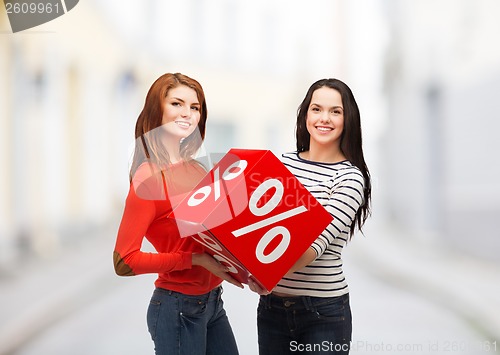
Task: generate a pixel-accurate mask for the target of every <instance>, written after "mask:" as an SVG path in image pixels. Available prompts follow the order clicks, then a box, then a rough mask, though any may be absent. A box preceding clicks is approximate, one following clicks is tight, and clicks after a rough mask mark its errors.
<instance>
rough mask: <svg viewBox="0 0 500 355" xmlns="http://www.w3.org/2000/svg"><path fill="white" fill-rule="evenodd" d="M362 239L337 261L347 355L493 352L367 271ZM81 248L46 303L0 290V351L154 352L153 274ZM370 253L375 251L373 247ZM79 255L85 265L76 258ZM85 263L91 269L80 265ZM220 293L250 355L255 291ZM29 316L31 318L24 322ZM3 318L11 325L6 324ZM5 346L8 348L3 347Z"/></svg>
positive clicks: (434, 306)
mask: <svg viewBox="0 0 500 355" xmlns="http://www.w3.org/2000/svg"><path fill="white" fill-rule="evenodd" d="M363 242H364V241H363V240H359V241H358V242H356V243H353V244H352V245H350V248H349V247H348V249H347V251H346V261H345V264H344V265H345V272H346V275H347V278H348V281H349V284H350V290H351V306H352V311H353V319H354V331H353V344H352V351H351V354H354V355H356V354H401V355H413V354H415V355H419V354H462V355H478V354H493V353H495V352H494V351H492V350H491V349H490V351H488V349H487V346H488V345H490V346H492V344H489V343H487V341H488V339H487V338H488V335H487V334H485V333H484V332H483V330H482V329H481V328H480V327H479V328H478V327H477V326H475V324H474V323H473V322H471V321H470V319H468V318H467V317H464V316H463V314H460V313H459V312H456V311H454V308H453V307H447V306H446V302H444V303H443V302H439V301H437V300H436V297H431V296H430V297H426V293H427V291H425V292H424V290H421V291H422V292H415V288H414V287H419V285H418V284H411V283H410V285H413V287H407V285H408V283H404V282H403V283H401V282H399V281H401V280H398V279H397V278H396V282H394V280H395V279H394V275H393V274H390V273H387V272H385V271H384V268H383V267H380V268H377V270H374V265H375V264H374V263H373V260H372V261H369V260H367V258H366V257H365V256H366V252H367V249H366V248H367V247H366V245H368V246H369V247H372V246H371V245H370V243H368V244H366V245H364V246H362V247H360V246H361V245H362V243H363ZM82 248H83V251H84V253H82V252H80V253H75V254H74V255H73V257H72V258H69V259H66V260H65V262H64V263H63V264H60V265H57V263H55V264H53V265H51V266H50V268H48V269H47V272H49V271H51V272H52V276H51V277H48V276H47V275H50V272H49V273H43V274H44V275H45V276H44V277H45V280H46V281H45V284H47V285H48V286H50V285H52V284H59V285H60V286H62V291H60V292H59V293H54V294H53V296H52V297H48V296H47V297H45V301H43V302H41V301H40V302H38V303H39V304H38V306H36V307H35V306H33V305H29V303H27V300H30V299H33V296H36V293H31V294H30V292H32V291H33V290H32V291H29V290H28V289H27V286H26V283H24V284H23V283H22V282H17V283H13V284H12V285H11V286H12V287H13V288H9V289H6V288H4V290H6V291H8V292H6V293H2V294H1V295H0V302H2V303H1V305H2V306H1V307H2V309H1V312H2V313H3V314H4V315H7V316H6V317H5V318H3V320H1V321H0V332H2V331H3V334H1V333H0V338H2V335H3V336H4V337H3V339H2V341H7V342H8V341H9V340H12V341H13V342H14V343H19V346H18V347H17V350H15V351H8V352H7V351H5V352H3V353H2V351H1V350H0V354H14V355H68V354H71V355H114V354H120V355H129V354H130V355H143V354H144V355H147V354H153V353H154V351H153V344H152V342H151V340H150V338H149V334H148V333H147V330H146V323H145V313H146V308H147V303H148V301H149V297H150V294H151V292H152V284H153V280H154V276H152V275H143V276H138V277H134V278H119V277H116V276H114V275H113V274H112V270H111V265H110V255H109V254H110V253H109V250H111V249H109V248H112V241H111V240H107V239H103V240H102V241H93V242H92V243H89V245H88V246H85V247H82ZM103 250H104V251H103ZM370 252H373V253H375V252H376V250H370ZM78 255H80V258H78V257H77V256H78ZM82 255H84V258H83V259H85V262H82V261H81V259H82ZM108 259H109V260H108ZM89 261H90V262H91V263H90V264H91V265H92V267H87V268H86V265H88V264H89ZM85 272H86V274H87V276H86V274H85ZM66 275H73V279H75V278H77V277H80V278H81V282H75V283H73V282H71V280H68V278H69V277H68V276H66ZM35 276H36V273H35ZM35 276H33V277H35ZM408 277H410V276H408ZM23 285H24V286H23ZM75 285H77V286H75ZM4 286H5V283H2V282H0V287H4ZM16 287H17V290H16V289H15V288H16ZM40 287H41V286H40ZM421 287H424V286H421ZM0 289H1V288H0ZM35 289H36V288H35ZM65 289H66V291H64V290H65ZM429 292H430V291H429ZM61 294H62V295H61ZM9 295H11V296H10V298H8V297H9ZM12 295H18V297H14V296H12ZM223 297H224V299H225V302H226V309H227V311H228V314H229V317H230V321H231V323H232V325H233V329H234V332H235V334H236V337H237V342H238V345H239V348H240V353H241V354H242V355H255V354H257V339H256V325H255V309H256V305H257V301H258V298H257V296H256V295H255V294H253V293H251V292H250V291H249V290H239V289H237V288H234V287H232V286H231V285H226V286H225V292H224V296H223ZM7 298H8V302H7V303H6V302H5V301H6V300H7ZM41 298H43V297H41ZM33 303H34V304H36V302H33ZM23 305H27V306H26V307H25V311H26V312H24V315H22V314H21V315H22V316H21V317H20V319H21V320H19V319H18V320H17V321H16V320H15V318H16V317H13V316H12V315H13V314H15V312H16V309H23ZM18 307H19V308H18ZM30 307H31V310H30V311H29V312H28V310H29V309H30ZM8 309H10V312H9V311H8ZM58 310H59V311H58ZM2 313H0V314H2ZM21 313H22V312H21ZM30 314H31V315H32V316H33V317H36V318H33V319H32V320H31V321H30V320H29V318H28V317H29V315H30ZM54 314H55V315H54ZM9 319H10V320H11V323H12V327H10V326H9V324H8V322H7V321H8V320H9ZM23 319H24V323H23V322H22V320H23ZM23 324H25V328H23ZM29 324H31V328H30V326H28V325H29ZM2 326H3V327H2ZM20 334H21V335H20ZM23 334H24V335H23ZM16 339H17V340H16ZM19 339H21V340H22V341H19ZM490 340H493V339H490ZM497 346H500V344H497ZM4 349H8V348H7V347H5V345H4ZM497 353H498V349H497Z"/></svg>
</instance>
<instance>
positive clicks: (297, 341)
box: [257, 294, 352, 355]
mask: <svg viewBox="0 0 500 355" xmlns="http://www.w3.org/2000/svg"><path fill="white" fill-rule="evenodd" d="M257 329H258V335H259V354H260V355H267V354H269V355H276V354H279V355H285V354H296V353H303V354H349V347H350V342H351V333H352V318H351V307H350V305H349V294H345V295H343V296H340V297H326V298H324V297H309V296H300V297H278V296H275V295H273V294H270V295H268V296H261V297H260V300H259V306H258V308H257Z"/></svg>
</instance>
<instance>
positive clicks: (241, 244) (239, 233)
mask: <svg viewBox="0 0 500 355" xmlns="http://www.w3.org/2000/svg"><path fill="white" fill-rule="evenodd" d="M169 217H172V218H175V219H176V222H177V225H178V228H179V232H180V233H181V236H183V237H185V236H193V238H195V239H196V240H197V241H198V242H200V243H202V244H204V245H205V246H207V247H208V249H209V252H211V253H212V255H214V257H215V258H216V259H218V260H219V261H220V262H221V263H223V264H225V265H227V266H229V268H230V271H231V272H232V273H233V274H234V275H233V277H234V278H235V279H237V280H238V281H240V282H244V283H247V281H248V275H249V274H252V275H253V277H254V278H255V279H256V280H257V281H258V282H259V283H260V285H261V286H262V287H263V288H265V289H267V290H272V289H273V288H274V286H276V284H277V283H278V282H279V280H280V279H281V278H282V277H283V276H284V275H285V274H286V273H287V272H288V270H289V269H290V268H291V267H292V266H293V264H294V263H295V262H296V261H297V259H298V258H299V257H300V256H301V255H302V254H303V253H304V252H305V251H306V250H307V248H308V247H309V246H310V245H311V244H312V242H313V241H314V240H316V238H317V237H318V236H319V235H320V234H321V232H323V230H324V229H325V228H326V226H327V225H328V224H329V223H330V222H331V221H332V219H333V217H332V216H331V215H330V214H329V213H328V212H327V211H326V210H325V209H324V208H323V206H321V204H320V203H319V202H318V201H317V200H316V199H315V198H314V197H313V196H312V195H311V194H310V192H309V191H308V190H307V189H306V188H305V187H304V186H303V185H302V184H301V183H300V182H299V181H298V180H297V179H296V178H295V176H293V175H292V174H291V173H290V171H289V170H288V169H287V168H286V167H285V166H284V165H283V164H282V163H281V161H280V160H279V159H278V158H277V157H276V156H275V155H274V154H273V153H272V152H271V151H269V150H247V149H231V150H230V151H229V152H228V153H227V154H226V155H225V156H224V157H223V158H222V159H221V160H220V161H219V163H217V164H216V165H215V166H214V168H213V169H212V170H211V171H210V172H209V173H208V174H207V176H206V177H205V178H204V179H203V180H202V181H201V182H200V183H199V185H198V186H197V187H196V188H195V189H193V192H192V193H190V194H189V195H188V196H187V197H186V198H185V199H184V200H183V201H182V202H181V203H180V204H179V205H178V206H177V207H176V208H175V209H174V211H173V212H172V213H171V215H170V216H169ZM313 220H314V223H310V222H311V221H313Z"/></svg>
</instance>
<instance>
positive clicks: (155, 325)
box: [147, 286, 238, 355]
mask: <svg viewBox="0 0 500 355" xmlns="http://www.w3.org/2000/svg"><path fill="white" fill-rule="evenodd" d="M221 295H222V287H220V286H219V287H217V288H215V289H213V290H212V291H210V292H209V293H206V294H204V295H198V296H190V295H184V294H182V293H179V292H174V291H169V290H165V289H161V288H156V289H155V291H154V292H153V296H152V297H151V301H150V303H149V308H148V313H147V323H148V330H149V333H150V334H151V338H152V339H153V342H154V344H155V352H156V354H157V355H165V354H176V355H188V354H189V355H198V354H199V355H209V354H210V355H236V354H238V348H237V346H236V341H235V339H234V334H233V331H232V329H231V325H230V324H229V320H228V318H227V315H226V311H225V310H224V304H223V302H222V298H221Z"/></svg>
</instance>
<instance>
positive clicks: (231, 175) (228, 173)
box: [187, 160, 248, 207]
mask: <svg viewBox="0 0 500 355" xmlns="http://www.w3.org/2000/svg"><path fill="white" fill-rule="evenodd" d="M247 165H248V162H247V161H246V160H238V161H236V162H234V163H233V164H231V165H229V166H228V167H227V168H226V170H224V173H222V176H221V175H220V174H219V167H217V168H215V169H214V183H213V185H214V201H217V200H218V199H219V197H220V179H221V178H222V180H224V181H229V180H233V179H235V178H236V177H238V176H240V175H241V173H243V171H244V170H245V168H246V167H247ZM211 193H212V188H211V187H210V185H206V186H203V187H200V188H199V189H198V190H196V191H195V192H194V193H193V194H192V195H191V197H189V200H188V202H187V203H188V206H190V207H194V206H198V205H199V204H201V203H203V201H205V200H206V199H207V198H208V196H210V194H211Z"/></svg>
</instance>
